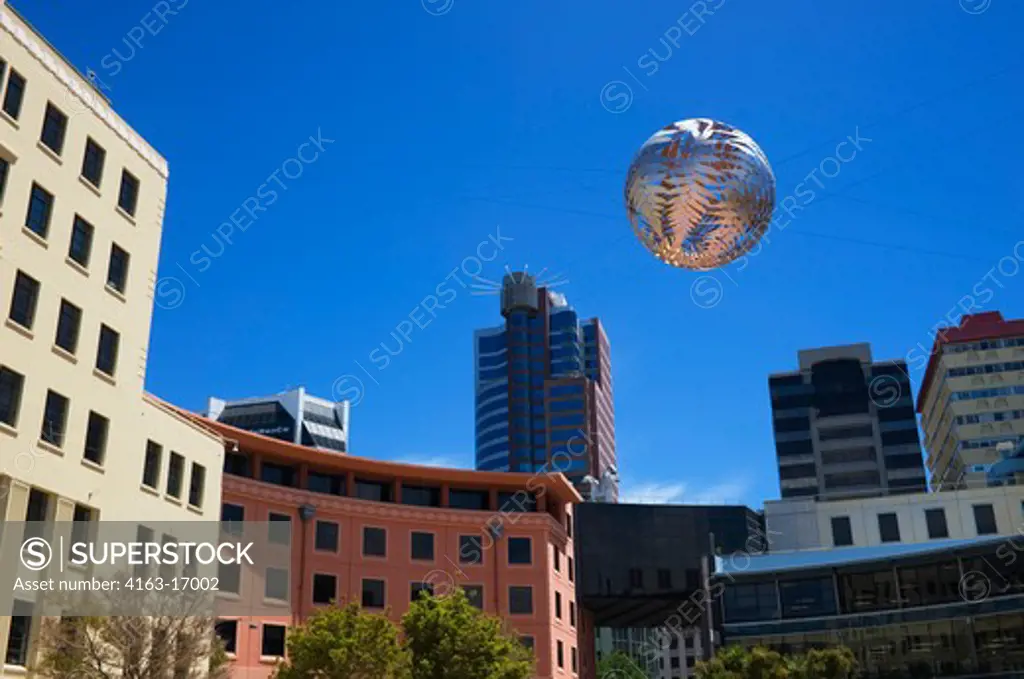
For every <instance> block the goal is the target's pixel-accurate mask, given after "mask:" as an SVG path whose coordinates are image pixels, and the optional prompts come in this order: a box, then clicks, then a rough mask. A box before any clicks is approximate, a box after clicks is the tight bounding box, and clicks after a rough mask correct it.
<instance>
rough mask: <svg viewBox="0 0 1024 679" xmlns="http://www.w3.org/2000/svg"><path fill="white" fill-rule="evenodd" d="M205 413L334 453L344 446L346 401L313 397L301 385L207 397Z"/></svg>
mask: <svg viewBox="0 0 1024 679" xmlns="http://www.w3.org/2000/svg"><path fill="white" fill-rule="evenodd" d="M207 416H208V417H209V418H210V419H211V420H216V421H218V422H223V423H224V424H229V425H231V426H232V427H238V428H239V429H245V430H246V431H251V432H254V433H256V434H263V435H264V436H270V437H272V438H275V439H280V440H282V441H288V442H289V443H297V444H299V445H303V446H310V447H312V448H320V449H321V450H332V451H334V452H338V453H344V452H346V451H347V450H348V434H349V403H348V401H339V402H337V403H335V402H333V401H328V400H325V399H322V398H317V397H315V396H312V395H310V394H307V393H306V390H305V389H304V388H302V387H299V388H298V389H292V390H291V391H286V392H282V393H280V394H274V395H272V396H257V397H254V398H244V399H239V400H236V401H225V400H222V399H219V398H211V399H210V402H209V408H208V410H207Z"/></svg>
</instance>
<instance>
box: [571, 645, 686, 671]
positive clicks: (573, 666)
mask: <svg viewBox="0 0 1024 679" xmlns="http://www.w3.org/2000/svg"><path fill="white" fill-rule="evenodd" d="M569 658H570V659H571V660H572V663H571V664H570V665H569V666H570V667H571V668H572V673H573V674H576V672H577V665H576V647H575V646H573V647H572V648H570V649H569ZM672 660H674V661H676V663H677V664H678V662H679V658H672Z"/></svg>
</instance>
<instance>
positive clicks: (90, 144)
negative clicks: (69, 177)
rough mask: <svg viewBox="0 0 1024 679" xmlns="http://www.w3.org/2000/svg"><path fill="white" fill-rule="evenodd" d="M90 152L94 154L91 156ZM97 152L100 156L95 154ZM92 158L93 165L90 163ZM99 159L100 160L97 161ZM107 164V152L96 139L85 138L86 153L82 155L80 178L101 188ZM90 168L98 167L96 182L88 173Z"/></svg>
mask: <svg viewBox="0 0 1024 679" xmlns="http://www.w3.org/2000/svg"><path fill="white" fill-rule="evenodd" d="M90 151H94V153H92V154H90ZM96 151H98V154H97V153H95V152H96ZM90 157H91V158H92V159H93V162H92V163H90V162H89V160H90ZM97 157H98V160H96V158H97ZM106 162H107V150H106V149H105V148H103V147H102V146H100V145H99V143H97V141H96V140H95V139H93V138H92V137H88V136H87V137H86V138H85V151H84V152H83V154H82V171H81V173H80V174H79V176H80V177H81V178H82V179H84V180H85V181H87V182H89V184H91V185H92V186H93V187H95V188H97V189H98V188H100V185H101V184H102V183H103V166H104V164H105V163H106ZM90 166H93V167H96V174H97V176H96V179H95V180H93V178H92V177H90V176H89V175H88V174H87V173H86V170H87V169H89V168H90Z"/></svg>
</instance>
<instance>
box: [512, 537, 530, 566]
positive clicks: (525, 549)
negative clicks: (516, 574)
mask: <svg viewBox="0 0 1024 679" xmlns="http://www.w3.org/2000/svg"><path fill="white" fill-rule="evenodd" d="M531 542H532V541H531V540H530V538H509V539H508V562H509V564H531V563H533V554H532V551H533V549H532V544H531Z"/></svg>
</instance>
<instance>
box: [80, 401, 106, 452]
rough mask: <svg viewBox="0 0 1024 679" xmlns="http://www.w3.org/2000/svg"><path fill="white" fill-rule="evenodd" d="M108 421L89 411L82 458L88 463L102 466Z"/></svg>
mask: <svg viewBox="0 0 1024 679" xmlns="http://www.w3.org/2000/svg"><path fill="white" fill-rule="evenodd" d="M109 430H110V420H108V419H107V418H105V417H103V416H102V415H100V414H99V413H94V412H92V411H91V410H90V411H89V421H88V423H87V425H86V428H85V453H84V455H83V457H85V459H86V460H89V462H92V463H94V464H98V465H102V464H103V459H104V458H105V457H106V454H107V432H108V431H109Z"/></svg>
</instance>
